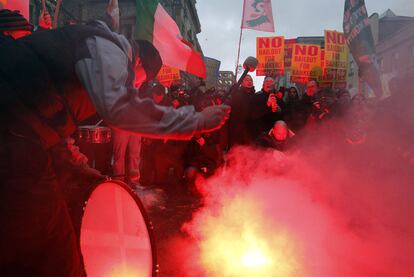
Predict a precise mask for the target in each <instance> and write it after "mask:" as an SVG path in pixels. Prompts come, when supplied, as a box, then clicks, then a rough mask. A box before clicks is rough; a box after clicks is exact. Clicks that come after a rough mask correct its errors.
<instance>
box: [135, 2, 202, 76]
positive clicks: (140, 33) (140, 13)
mask: <svg viewBox="0 0 414 277" xmlns="http://www.w3.org/2000/svg"><path fill="white" fill-rule="evenodd" d="M136 7H137V13H136V17H137V20H136V27H135V38H137V39H145V40H148V41H150V42H152V44H154V46H155V47H156V48H157V49H158V51H159V52H160V55H161V58H162V62H163V64H164V65H167V66H171V67H175V68H178V69H181V70H183V71H186V72H188V73H191V74H194V75H196V76H199V77H202V78H205V77H206V66H205V64H204V61H203V58H202V57H201V54H200V53H198V52H197V51H195V50H194V49H193V47H192V46H191V44H190V43H189V42H188V41H186V40H185V39H184V38H183V37H182V36H181V33H180V29H178V26H177V24H176V23H175V21H174V20H173V19H172V18H171V17H170V16H169V14H168V13H167V12H166V11H165V9H164V8H163V7H162V5H161V4H160V3H159V2H158V0H136Z"/></svg>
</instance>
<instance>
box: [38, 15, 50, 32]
mask: <svg viewBox="0 0 414 277" xmlns="http://www.w3.org/2000/svg"><path fill="white" fill-rule="evenodd" d="M39 27H40V28H42V29H52V17H51V16H50V14H49V13H48V11H47V10H42V12H41V13H40V15H39Z"/></svg>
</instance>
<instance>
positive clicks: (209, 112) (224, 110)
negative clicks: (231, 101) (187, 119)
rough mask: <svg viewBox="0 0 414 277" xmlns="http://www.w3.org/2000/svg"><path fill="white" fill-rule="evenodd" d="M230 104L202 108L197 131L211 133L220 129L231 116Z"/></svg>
mask: <svg viewBox="0 0 414 277" xmlns="http://www.w3.org/2000/svg"><path fill="white" fill-rule="evenodd" d="M230 111H231V108H230V106H227V105H219V106H209V107H207V108H205V109H204V110H202V111H201V112H200V113H199V114H198V115H199V121H198V125H197V130H198V132H197V133H209V132H212V131H215V130H218V129H220V128H221V127H222V126H223V125H224V123H225V122H226V120H227V119H229V117H230Z"/></svg>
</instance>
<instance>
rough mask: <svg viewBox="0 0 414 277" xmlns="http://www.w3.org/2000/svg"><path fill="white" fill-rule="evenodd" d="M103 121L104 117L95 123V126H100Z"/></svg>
mask: <svg viewBox="0 0 414 277" xmlns="http://www.w3.org/2000/svg"><path fill="white" fill-rule="evenodd" d="M102 122H103V119H101V120H99V121H98V123H96V124H95V127H98V126H99V125H100V124H101V123H102Z"/></svg>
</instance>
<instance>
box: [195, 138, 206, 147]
mask: <svg viewBox="0 0 414 277" xmlns="http://www.w3.org/2000/svg"><path fill="white" fill-rule="evenodd" d="M197 143H198V144H199V145H200V146H203V145H204V144H206V140H205V139H204V138H203V137H200V138H198V139H197Z"/></svg>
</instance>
